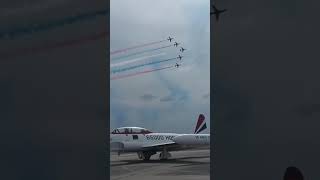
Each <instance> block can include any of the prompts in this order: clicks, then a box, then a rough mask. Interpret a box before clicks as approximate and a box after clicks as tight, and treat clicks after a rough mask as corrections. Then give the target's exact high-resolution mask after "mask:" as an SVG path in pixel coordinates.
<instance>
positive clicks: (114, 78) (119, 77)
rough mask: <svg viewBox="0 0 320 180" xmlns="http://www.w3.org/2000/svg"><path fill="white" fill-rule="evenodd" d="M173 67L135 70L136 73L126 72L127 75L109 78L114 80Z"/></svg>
mask: <svg viewBox="0 0 320 180" xmlns="http://www.w3.org/2000/svg"><path fill="white" fill-rule="evenodd" d="M173 67H174V66H167V67H163V68H158V69H152V70H146V71H142V72H137V73H133V74H128V75H124V76H116V77H113V78H111V79H110V80H116V79H122V78H126V77H132V76H137V75H140V74H146V73H150V72H154V71H161V70H164V69H169V68H173Z"/></svg>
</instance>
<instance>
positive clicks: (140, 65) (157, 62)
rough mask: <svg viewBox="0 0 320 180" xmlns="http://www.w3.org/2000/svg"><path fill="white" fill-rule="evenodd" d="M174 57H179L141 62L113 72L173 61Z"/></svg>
mask: <svg viewBox="0 0 320 180" xmlns="http://www.w3.org/2000/svg"><path fill="white" fill-rule="evenodd" d="M174 59H177V58H170V59H165V60H160V61H154V62H150V63H145V64H139V65H136V66H131V67H127V68H121V69H116V70H112V73H118V72H123V71H129V70H132V69H136V68H140V67H143V66H148V65H154V64H159V63H163V62H167V61H172V60H174Z"/></svg>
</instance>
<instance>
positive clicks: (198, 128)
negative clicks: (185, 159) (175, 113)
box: [194, 114, 207, 134]
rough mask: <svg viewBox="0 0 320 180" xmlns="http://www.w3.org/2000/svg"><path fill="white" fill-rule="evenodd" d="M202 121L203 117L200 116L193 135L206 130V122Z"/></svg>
mask: <svg viewBox="0 0 320 180" xmlns="http://www.w3.org/2000/svg"><path fill="white" fill-rule="evenodd" d="M204 120H205V117H204V115H203V114H200V115H199V118H198V122H197V125H196V129H195V130H194V134H198V133H200V132H201V131H203V130H205V129H207V124H206V122H205V121H204Z"/></svg>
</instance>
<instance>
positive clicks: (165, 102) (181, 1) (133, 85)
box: [110, 0, 210, 133]
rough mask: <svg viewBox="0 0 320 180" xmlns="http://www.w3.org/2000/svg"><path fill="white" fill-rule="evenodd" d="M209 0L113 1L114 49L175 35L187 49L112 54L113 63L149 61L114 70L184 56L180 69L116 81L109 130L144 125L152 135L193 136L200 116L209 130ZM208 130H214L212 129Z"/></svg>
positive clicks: (111, 19) (112, 34) (146, 67)
mask: <svg viewBox="0 0 320 180" xmlns="http://www.w3.org/2000/svg"><path fill="white" fill-rule="evenodd" d="M209 3H210V1H209V0H197V1H194V0H176V1H175V2H174V3H172V1H170V0H161V1H149V0H139V1H132V0H111V3H110V4H111V7H110V9H111V12H110V36H111V37H110V39H111V41H110V49H111V51H115V50H119V49H123V48H127V47H130V46H135V45H139V44H144V43H148V42H153V41H159V40H164V39H166V38H168V36H171V37H173V38H174V41H177V42H179V43H181V46H180V47H184V48H185V49H187V50H186V51H185V52H183V53H181V52H179V48H180V47H178V48H177V47H169V48H165V49H161V50H158V51H153V52H149V53H144V54H139V55H136V56H132V57H128V58H122V59H117V57H121V56H124V55H128V54H130V53H132V52H133V53H134V52H139V51H141V50H142V51H143V50H146V49H150V48H151V49H152V48H157V47H161V46H165V45H170V44H173V42H172V43H170V42H169V41H166V42H163V43H160V44H156V45H153V46H149V47H144V48H140V49H136V50H132V51H127V52H126V53H122V54H116V55H112V56H111V62H110V63H111V65H112V64H117V63H119V62H125V61H130V60H131V59H137V58H141V57H146V56H153V55H156V56H153V57H151V58H149V59H145V60H143V61H139V62H136V63H134V64H125V65H123V66H117V67H114V66H112V67H111V70H113V69H121V68H125V67H130V66H132V65H139V64H143V63H145V62H150V61H157V60H163V59H168V58H174V57H177V56H178V55H179V54H181V55H182V56H183V59H182V61H181V66H180V67H179V68H171V69H166V70H162V71H157V72H152V73H147V74H143V75H138V76H135V77H128V78H124V79H119V80H112V81H111V82H110V83H111V84H110V86H111V89H110V114H111V115H110V128H111V129H112V128H115V127H119V126H141V127H145V128H148V129H150V130H152V131H165V132H185V133H192V132H193V130H194V128H195V123H196V120H197V118H198V116H199V114H200V113H203V114H204V115H205V117H206V122H207V127H210V122H209V119H210V110H209V109H210V82H209V81H210V52H209V51H210V42H209V41H210V17H209V11H210V6H209ZM175 62H176V60H174V61H168V62H166V63H159V64H157V65H153V66H145V67H141V68H138V69H134V70H132V71H130V72H129V71H128V72H119V73H114V74H112V73H111V74H110V76H111V77H113V76H118V75H124V74H130V73H131V72H140V71H144V70H146V69H152V68H159V67H165V66H170V65H174V64H175ZM204 132H210V130H209V128H208V129H207V130H206V131H204Z"/></svg>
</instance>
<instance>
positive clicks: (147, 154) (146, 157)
mask: <svg viewBox="0 0 320 180" xmlns="http://www.w3.org/2000/svg"><path fill="white" fill-rule="evenodd" d="M154 154H156V152H154V151H144V152H138V157H139V159H143V160H145V161H148V160H150V157H151V156H152V155H154Z"/></svg>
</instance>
